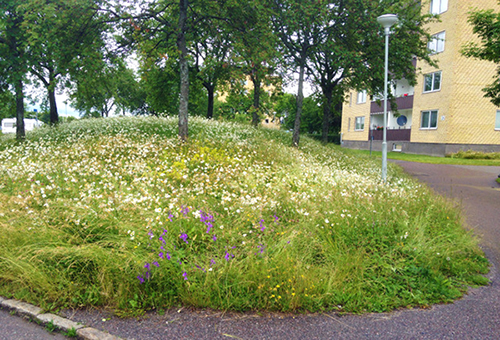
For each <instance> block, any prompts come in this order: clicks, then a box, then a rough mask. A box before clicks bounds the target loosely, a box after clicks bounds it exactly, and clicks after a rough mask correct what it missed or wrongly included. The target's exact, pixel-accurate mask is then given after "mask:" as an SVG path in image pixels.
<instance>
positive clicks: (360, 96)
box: [356, 90, 366, 104]
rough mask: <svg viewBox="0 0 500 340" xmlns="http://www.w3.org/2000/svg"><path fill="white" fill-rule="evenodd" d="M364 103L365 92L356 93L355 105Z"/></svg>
mask: <svg viewBox="0 0 500 340" xmlns="http://www.w3.org/2000/svg"><path fill="white" fill-rule="evenodd" d="M364 103H366V90H363V91H359V92H358V100H357V102H356V104H364Z"/></svg>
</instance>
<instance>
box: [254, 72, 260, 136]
mask: <svg viewBox="0 0 500 340" xmlns="http://www.w3.org/2000/svg"><path fill="white" fill-rule="evenodd" d="M252 82H253V107H252V108H253V110H252V125H253V126H255V127H257V126H258V125H259V122H260V120H259V111H260V78H259V77H258V76H257V75H253V76H252Z"/></svg>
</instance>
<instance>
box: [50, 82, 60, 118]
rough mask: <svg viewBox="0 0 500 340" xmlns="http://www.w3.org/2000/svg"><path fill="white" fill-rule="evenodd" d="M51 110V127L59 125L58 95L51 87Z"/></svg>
mask: <svg viewBox="0 0 500 340" xmlns="http://www.w3.org/2000/svg"><path fill="white" fill-rule="evenodd" d="M48 92H49V109H50V125H56V124H57V123H59V114H58V113H57V104H56V94H55V90H54V89H53V88H52V87H51V86H49V89H48Z"/></svg>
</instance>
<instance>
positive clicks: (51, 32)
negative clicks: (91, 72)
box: [22, 0, 107, 124]
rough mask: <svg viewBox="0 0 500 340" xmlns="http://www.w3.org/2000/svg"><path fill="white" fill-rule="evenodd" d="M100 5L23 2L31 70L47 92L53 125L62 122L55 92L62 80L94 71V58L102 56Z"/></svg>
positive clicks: (82, 0) (87, 0) (85, 0)
mask: <svg viewBox="0 0 500 340" xmlns="http://www.w3.org/2000/svg"><path fill="white" fill-rule="evenodd" d="M97 5H98V3H97V2H96V1H94V0H79V1H73V0H44V1H39V0H28V1H24V2H23V5H22V9H23V11H24V12H25V15H24V20H23V23H22V25H23V28H24V30H25V32H26V38H27V44H28V45H29V48H28V51H29V58H30V68H29V70H30V72H31V73H32V74H33V75H34V76H35V77H36V78H37V79H38V80H39V81H40V82H41V83H42V84H43V86H44V87H45V88H46V89H47V95H48V101H49V109H50V123H51V124H56V123H57V122H58V120H59V114H58V111H57V105H56V99H55V90H56V88H57V86H58V84H59V83H60V79H61V78H63V77H65V76H68V75H69V74H71V73H72V72H78V71H79V70H80V69H82V68H85V69H89V68H91V67H92V66H93V64H92V59H93V58H95V57H96V55H97V56H98V57H101V54H100V50H101V49H102V48H103V46H104V41H103V37H102V34H103V31H104V30H105V29H107V25H106V23H105V20H104V19H103V18H100V15H99V11H98V7H97Z"/></svg>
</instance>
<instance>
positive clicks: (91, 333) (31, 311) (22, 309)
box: [0, 296, 122, 340]
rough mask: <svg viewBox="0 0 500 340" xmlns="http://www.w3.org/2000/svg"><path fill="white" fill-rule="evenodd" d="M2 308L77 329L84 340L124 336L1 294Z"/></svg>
mask: <svg viewBox="0 0 500 340" xmlns="http://www.w3.org/2000/svg"><path fill="white" fill-rule="evenodd" d="M0 308H5V309H8V310H10V311H14V312H15V313H16V314H17V315H19V316H23V317H27V318H30V319H32V320H35V321H37V322H39V323H40V324H42V325H46V324H48V323H50V322H52V324H53V325H54V326H56V327H57V328H58V329H60V330H62V331H64V332H68V331H69V330H70V329H75V330H76V334H77V338H78V339H82V340H122V338H120V337H117V336H115V335H111V334H109V333H105V332H102V331H100V330H98V329H95V328H92V327H86V326H84V325H82V324H79V323H77V322H74V321H71V320H69V319H66V318H62V317H60V316H58V315H55V314H50V313H43V310H42V309H41V308H39V307H37V306H34V305H32V304H29V303H26V302H21V301H16V300H12V299H5V298H3V297H1V296H0Z"/></svg>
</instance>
